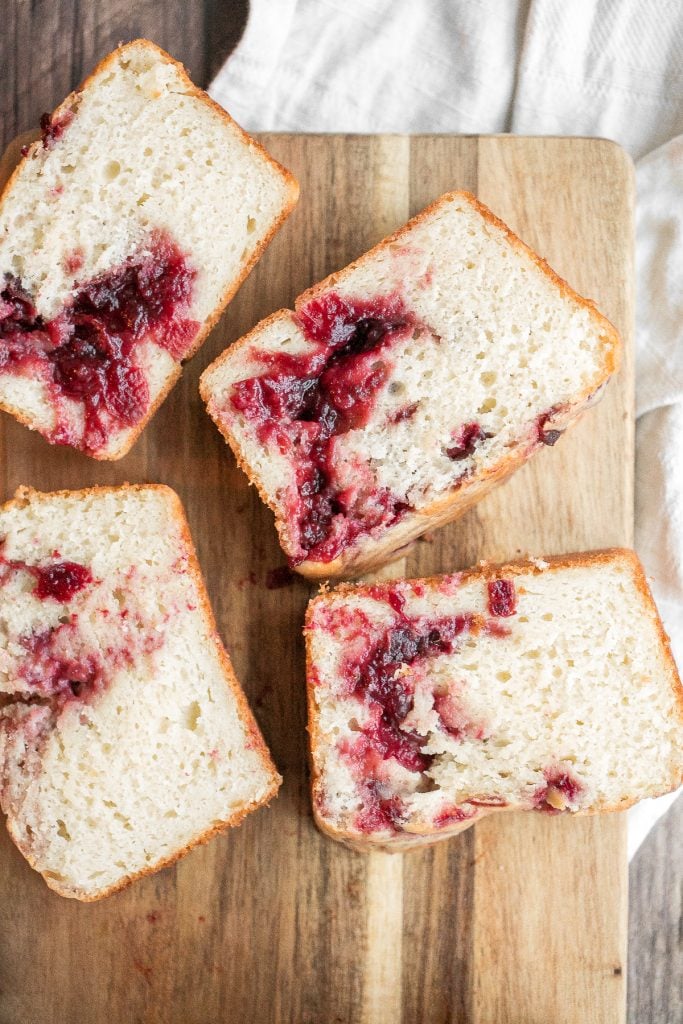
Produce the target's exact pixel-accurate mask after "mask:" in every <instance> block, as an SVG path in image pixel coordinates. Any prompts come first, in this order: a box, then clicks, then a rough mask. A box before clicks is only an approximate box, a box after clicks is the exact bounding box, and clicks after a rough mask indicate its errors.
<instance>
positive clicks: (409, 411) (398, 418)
mask: <svg viewBox="0 0 683 1024" xmlns="http://www.w3.org/2000/svg"><path fill="white" fill-rule="evenodd" d="M418 406H419V402H411V403H410V405H404V406H402V407H401V408H400V409H397V410H396V412H395V413H392V415H391V416H390V417H389V422H390V423H404V422H405V421H406V420H410V419H412V418H413V416H414V415H415V413H416V412H417V409H418Z"/></svg>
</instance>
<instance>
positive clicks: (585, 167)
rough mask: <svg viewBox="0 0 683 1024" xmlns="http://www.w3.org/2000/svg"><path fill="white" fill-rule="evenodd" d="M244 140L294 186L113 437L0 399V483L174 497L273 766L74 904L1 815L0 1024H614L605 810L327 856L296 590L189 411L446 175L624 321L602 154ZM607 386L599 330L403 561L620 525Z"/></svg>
mask: <svg viewBox="0 0 683 1024" xmlns="http://www.w3.org/2000/svg"><path fill="white" fill-rule="evenodd" d="M264 141H265V143H266V145H267V146H268V147H269V148H270V149H271V151H272V152H273V153H274V155H275V156H276V157H278V158H279V159H280V160H282V162H283V163H285V165H286V166H288V167H290V168H291V169H292V170H293V171H294V173H295V174H296V175H297V176H298V177H299V179H300V181H301V185H302V199H301V202H300V206H299V208H298V209H297V210H296V211H295V213H294V214H293V215H292V217H291V218H290V220H289V222H288V223H287V224H286V225H285V227H284V229H283V230H282V232H281V233H280V235H279V236H278V237H277V238H276V240H275V242H274V243H273V244H272V246H271V248H270V250H269V251H268V253H267V254H266V256H265V258H264V259H263V260H262V261H261V263H260V264H259V266H258V267H257V268H256V270H255V271H254V273H253V274H252V275H251V277H250V278H249V280H248V281H247V282H246V284H245V285H244V286H243V288H242V290H241V291H240V293H239V295H238V296H237V297H236V299H235V300H234V302H233V303H232V305H231V307H230V309H229V311H228V313H227V315H226V317H225V318H224V319H223V321H222V323H221V324H220V325H219V327H218V328H217V330H216V331H215V332H214V333H213V335H212V337H211V338H210V339H209V341H208V342H207V344H206V345H205V347H204V349H203V350H202V352H201V353H200V354H199V355H198V356H197V357H196V359H195V360H194V361H193V362H192V364H191V365H190V366H189V367H188V368H187V369H186V371H185V373H184V375H183V379H182V381H181V383H180V384H179V385H178V387H176V389H175V390H174V392H173V393H172V394H171V396H170V397H169V398H168V400H167V401H166V403H165V404H164V406H163V407H162V409H161V410H160V412H159V413H158V414H157V416H156V417H155V419H154V421H153V422H152V424H151V425H150V426H149V427H148V428H147V430H146V431H145V432H144V434H143V436H142V438H141V440H140V441H139V442H138V444H137V445H136V447H135V448H134V449H133V451H132V452H131V454H130V455H129V456H128V457H126V459H124V460H123V461H122V462H121V463H118V464H111V465H105V464H96V463H95V462H93V461H91V460H88V459H86V458H85V457H83V456H80V455H78V454H75V453H71V452H68V451H65V450H59V449H54V448H50V447H48V446H47V445H46V444H45V442H44V441H42V439H40V438H39V437H37V436H35V435H32V434H30V433H29V432H28V431H26V430H25V429H23V428H21V427H19V426H18V424H16V423H14V421H12V420H11V419H9V418H7V417H3V418H2V419H1V420H0V486H1V489H2V492H3V493H2V496H3V497H5V496H8V495H9V494H11V493H12V492H13V491H14V489H15V488H16V487H17V486H18V485H19V484H22V483H28V484H31V485H33V486H35V487H39V488H43V489H53V488H57V487H76V486H84V485H87V484H91V483H95V482H102V483H116V482H121V481H123V480H130V481H142V480H155V481H162V482H165V483H168V484H170V485H171V486H173V487H174V488H175V489H176V490H177V491H178V492H179V493H180V495H181V497H182V499H183V501H184V503H185V505H186V508H187V512H188V517H189V520H190V523H191V526H192V529H193V534H194V538H195V542H196V545H197V548H198V554H199V558H200V562H201V564H202V566H203V568H204V570H205V573H206V576H207V583H208V586H209V590H210V593H211V597H212V600H213V603H214V607H215V610H216V616H217V620H218V624H219V628H220V630H221V632H222V635H223V637H224V639H225V640H226V643H227V646H228V648H229V650H230V652H231V654H232V657H233V660H234V663H235V668H236V670H237V673H238V676H239V677H240V679H241V680H242V682H243V684H244V687H245V690H246V691H247V694H248V696H249V698H250V700H251V702H252V706H253V707H254V710H255V712H256V714H257V716H258V718H259V721H260V723H261V726H262V728H263V730H264V733H265V735H266V738H267V740H268V742H269V744H270V746H271V749H272V751H273V754H274V756H275V759H276V761H277V763H278V766H279V768H280V771H281V772H282V774H283V775H284V778H285V783H284V786H283V789H282V791H281V794H280V796H279V797H278V799H277V800H276V801H275V802H274V803H273V805H272V807H271V808H269V809H266V810H263V811H260V812H258V813H257V814H255V815H253V816H252V817H250V818H249V819H247V821H246V822H245V823H244V824H243V825H242V826H241V827H240V828H239V829H238V830H235V831H234V832H232V833H231V834H230V835H227V836H224V837H220V838H218V839H216V840H215V841H213V842H212V843H211V844H210V845H209V846H207V847H205V848H204V849H201V850H198V851H195V852H193V853H192V854H191V855H189V856H188V857H187V858H185V859H184V860H183V861H182V862H180V863H179V864H178V865H177V866H176V867H174V868H170V869H168V870H166V871H164V872H162V873H160V874H159V875H156V876H154V877H152V878H149V879H146V880H143V881H141V882H139V883H137V884H136V885H134V886H133V887H132V888H131V889H129V890H127V891H125V892H123V893H120V894H118V895H116V896H114V897H112V898H111V899H110V900H107V901H105V902H103V903H101V904H94V905H91V906H81V905H78V904H75V903H73V902H69V901H65V900H62V899H60V898H59V897H57V896H56V895H55V894H53V893H51V892H50V891H49V890H47V888H46V887H45V885H44V883H43V882H42V880H41V879H40V878H39V876H37V875H36V874H34V873H33V872H32V871H30V869H29V868H28V867H27V865H26V864H25V863H24V862H23V860H22V858H21V857H20V855H19V854H18V853H17V852H16V851H15V850H14V848H13V846H12V845H11V843H10V842H9V840H8V839H7V838H6V837H5V836H2V837H1V838H0V878H1V879H2V882H1V883H0V885H1V886H2V898H1V899H0V929H1V930H2V934H3V937H4V942H3V948H2V951H1V952H0V1021H3V1022H4V1021H7V1022H11V1024H15V1022H16V1024H20V1022H21V1024H24V1022H26V1021H30V1022H31V1024H48V1022H49V1024H62V1022H63V1024H67V1022H69V1024H71V1022H73V1021H80V1020H84V1019H87V1020H88V1022H90V1021H92V1022H93V1024H100V1022H102V1024H119V1022H128V1021H136V1022H138V1021H139V1022H159V1024H175V1022H178V1024H180V1022H182V1024H194V1022H196V1024H200V1022H201V1024H206V1022H213V1021H222V1020H240V1021H241V1020H245V1021H256V1022H261V1021H263V1022H266V1021H277V1022H278V1024H279V1022H292V1024H328V1022H330V1024H332V1022H345V1024H346V1022H348V1024H358V1022H363V1024H366V1022H367V1024H369V1022H372V1024H389V1022H391V1024H398V1022H401V1024H403V1022H404V1024H417V1022H425V1024H431V1022H437V1021H438V1022H446V1021H449V1022H460V1021H463V1022H464V1021H468V1022H481V1024H489V1022H494V1021H495V1022H496V1024H508V1022H509V1024H513V1022H520V1024H521V1022H524V1024H536V1022H538V1024H541V1022H542V1024H565V1022H566V1024H569V1022H571V1024H585V1022H587V1021H600V1022H601V1024H603V1022H605V1024H621V1022H622V1021H623V1019H624V989H625V978H624V958H625V938H626V891H627V885H626V881H627V879H626V857H625V843H624V837H625V823H624V820H623V817H621V816H617V815H613V816H611V817H608V818H600V819H598V818H595V819H585V820H578V821H576V820H546V819H542V818H540V816H539V817H536V816H533V815H517V816H513V815H510V816H509V817H508V816H501V819H500V820H499V819H498V818H494V819H492V820H490V821H484V822H482V823H481V824H480V825H478V826H476V828H475V829H471V830H469V831H468V832H466V833H464V834H463V835H462V836H460V837H458V838H456V839H454V840H451V841H450V842H448V843H444V844H442V845H440V846H437V847H434V848H431V849H429V850H424V851H419V852H415V853H411V854H407V855H405V856H404V857H398V856H394V857H387V856H383V855H382V854H374V855H372V856H369V857H368V856H363V855H359V854H355V853H353V852H351V851H349V850H346V849H344V848H343V847H341V846H339V845H337V844H335V843H333V842H331V841H330V840H327V839H324V838H323V837H322V836H321V835H319V834H318V832H317V831H316V830H315V828H314V826H313V823H312V820H311V812H310V806H309V798H308V789H307V778H306V767H305V764H306V752H305V732H304V722H305V707H304V688H303V664H304V658H303V643H302V640H301V635H300V626H301V622H302V619H303V612H304V608H305V603H306V600H307V599H308V597H309V596H310V594H311V593H312V588H311V587H309V586H308V585H306V584H305V583H303V582H297V583H296V584H294V585H293V586H291V587H289V588H286V589H283V590H277V591H272V590H268V589H267V588H266V587H265V585H264V584H265V575H266V572H267V570H268V569H270V568H273V567H274V566H276V565H278V564H280V563H281V562H282V556H281V554H280V552H279V549H278V545H277V540H276V535H275V531H274V529H273V526H272V521H271V516H270V514H269V513H268V512H267V511H266V509H265V508H264V507H263V506H262V505H261V503H260V502H259V501H258V498H257V496H256V494H255V492H254V491H253V490H250V489H249V488H248V487H247V485H246V480H245V478H244V477H243V475H242V474H241V473H240V472H239V471H238V470H237V468H236V466H235V464H234V461H233V459H232V457H231V456H230V454H229V451H228V449H227V447H226V446H225V445H224V443H223V441H222V439H221V438H220V436H219V435H218V432H217V431H216V430H215V429H214V428H213V426H212V424H211V422H210V420H209V419H208V417H207V416H206V414H205V413H204V411H203V408H202V407H201V404H200V401H199V396H198V393H197V380H198V377H199V374H200V372H201V370H202V369H203V368H204V367H205V366H206V365H207V364H208V362H209V361H210V360H211V359H212V358H214V357H215V355H216V354H217V353H218V352H219V351H220V350H221V349H222V348H223V347H224V346H225V344H227V343H228V342H230V341H232V340H234V339H235V338H237V337H238V336H239V335H240V334H242V333H243V332H244V331H246V330H247V329H248V328H250V327H251V326H252V325H253V324H254V323H255V322H256V321H257V320H258V319H259V318H260V317H262V316H264V315H265V314H267V313H269V312H271V311H272V310H274V309H276V308H278V307H279V306H282V305H291V303H292V301H293V299H294V297H295V295H296V294H297V293H298V292H300V291H301V290H303V288H304V287H306V286H307V285H309V284H311V283H312V282H314V281H316V280H318V279H319V278H321V277H322V276H323V275H325V274H327V273H328V272H330V271H332V270H334V269H335V268H337V267H340V266H342V265H343V264H344V263H346V262H347V261H348V260H349V259H351V258H353V257H355V256H357V255H358V254H360V253H361V252H362V251H363V250H364V249H366V248H367V247H368V246H369V245H371V244H373V243H374V242H376V241H377V240H378V239H379V238H381V237H382V236H383V235H384V234H386V233H387V232H388V231H390V230H392V229H394V228H396V227H398V226H399V225H400V224H401V223H403V222H404V221H405V220H406V219H407V217H408V216H409V215H410V214H412V213H415V212H416V211H417V210H419V209H420V208H421V207H422V206H423V205H425V203H426V202H428V201H429V200H431V199H433V198H434V197H436V196H437V195H438V194H439V193H440V192H442V191H444V190H445V189H447V188H454V187H467V188H470V189H472V190H473V191H476V192H478V194H479V195H480V197H481V198H482V199H483V200H484V201H485V202H487V203H489V204H490V205H491V206H492V207H493V209H494V210H495V212H496V213H499V214H500V215H501V216H502V217H503V218H504V219H506V220H508V222H509V223H510V224H511V226H512V227H513V228H515V229H516V230H518V231H519V233H520V234H521V235H522V237H523V238H524V239H525V240H526V241H528V242H530V243H531V244H532V245H534V246H535V247H536V248H538V249H539V251H540V252H541V253H542V254H543V255H546V256H547V257H548V259H549V260H550V262H551V263H552V265H553V266H555V268H556V269H557V270H558V271H559V272H560V273H562V274H564V275H566V276H567V277H568V279H569V280H570V281H571V283H572V284H573V285H575V286H576V287H577V288H578V289H579V291H582V292H583V293H584V294H588V295H590V296H592V297H594V298H595V299H596V300H597V301H598V304H599V305H600V308H601V309H602V310H603V311H604V312H605V313H606V314H607V315H608V316H610V318H611V319H613V320H614V322H615V323H616V324H617V326H618V327H619V328H620V329H621V330H622V332H623V334H624V336H625V338H626V339H627V341H628V340H629V339H630V332H631V318H632V309H631V293H632V264H631V202H632V185H631V175H630V169H629V166H628V164H627V160H626V158H625V157H624V156H623V154H622V153H621V152H620V151H619V150H618V149H617V148H616V147H614V146H612V145H611V144H609V143H605V142H595V141H592V142H591V141H586V140H572V141H569V140H559V139H515V138H484V139H476V138H443V137H425V138H411V139H408V138H405V137H384V138H378V137H337V136H332V137H287V136H266V137H265V139H264ZM632 380H633V375H632V364H631V359H630V348H629V346H628V345H627V359H626V363H625V367H624V370H623V371H622V373H621V375H620V378H619V380H618V381H617V382H616V383H613V384H612V385H611V386H610V388H609V390H608V394H607V397H606V399H605V401H604V402H603V403H602V404H601V405H600V406H599V407H598V408H597V409H596V410H595V411H594V412H592V413H591V414H590V415H589V416H588V417H587V418H586V420H585V421H584V422H583V423H582V424H581V425H580V426H579V427H578V428H577V429H576V430H575V431H573V433H571V434H570V435H568V436H567V437H566V438H564V439H563V441H562V442H561V444H560V445H558V446H557V448H556V449H554V450H552V451H547V452H544V453H542V454H541V455H539V456H537V458H536V459H535V460H534V461H533V462H532V463H531V464H530V465H529V466H527V467H526V468H525V469H523V470H522V471H521V472H520V473H519V474H518V475H517V476H516V477H515V478H514V479H513V480H512V481H510V482H508V483H507V484H506V485H504V486H503V487H502V488H501V489H499V490H498V491H497V492H495V493H494V494H492V495H491V496H490V497H489V498H487V499H486V500H485V501H484V502H482V503H481V504H480V505H479V506H477V508H476V509H474V510H472V511H471V512H470V513H468V514H467V515H466V516H465V517H464V518H463V519H462V520H460V521H459V522H458V523H455V524H452V525H451V526H449V527H447V528H445V529H443V530H441V531H439V532H437V533H435V534H434V535H433V536H432V537H430V538H426V539H423V540H422V541H421V542H419V543H418V544H417V545H416V546H415V549H414V550H413V552H411V554H410V556H409V558H408V560H407V570H408V572H409V573H410V574H417V573H430V572H436V571H445V570H451V569H457V568H460V567H463V566H465V565H467V564H471V563H472V562H474V561H476V560H477V559H478V558H481V557H488V558H492V559H493V558H505V557H511V556H515V555H518V554H524V553H527V552H532V553H536V554H540V553H553V552H560V551H567V550H572V549H577V548H582V547H583V548H587V547H597V546H600V545H604V544H621V543H629V542H630V540H631V528H632V461H633V460H632V451H633V447H632V446H633V430H632V422H633V420H632ZM394 571H395V568H394ZM55 967H57V969H58V971H59V980H58V982H57V981H55ZM84 1008H85V1009H84ZM84 1013H85V1017H84Z"/></svg>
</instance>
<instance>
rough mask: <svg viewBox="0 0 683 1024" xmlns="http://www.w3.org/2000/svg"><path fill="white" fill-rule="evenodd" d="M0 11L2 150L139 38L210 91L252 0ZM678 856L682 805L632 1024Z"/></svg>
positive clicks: (644, 850)
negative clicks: (94, 70) (109, 57)
mask: <svg viewBox="0 0 683 1024" xmlns="http://www.w3.org/2000/svg"><path fill="white" fill-rule="evenodd" d="M0 13H1V17H0V133H1V134H2V139H1V140H0V141H1V143H2V147H3V148H4V146H5V145H6V144H7V143H8V142H9V141H10V140H11V139H12V138H13V137H14V136H15V135H17V134H19V133H20V132H23V131H26V130H27V129H29V128H33V127H35V126H36V125H37V123H38V119H39V117H40V115H41V113H42V112H43V111H45V110H50V109H52V107H54V106H55V105H56V104H57V102H58V101H59V100H61V99H62V98H63V97H64V96H65V95H66V93H68V92H69V91H70V90H71V89H72V88H73V87H74V86H75V85H77V84H78V83H79V82H80V81H81V79H82V78H83V77H84V76H85V75H86V74H87V73H88V72H89V71H90V70H91V68H92V67H93V66H94V65H95V63H96V62H97V61H98V60H99V59H100V58H101V57H103V56H104V55H105V54H106V53H107V52H108V51H109V50H111V49H113V47H114V46H116V44H117V43H119V42H124V41H127V40H129V39H134V38H136V37H138V36H146V37H148V38H149V39H152V40H153V41H154V42H156V43H158V44H159V45H160V46H163V47H164V48H165V49H166V50H168V51H169V52H170V53H171V54H172V55H173V56H174V57H177V58H178V59H179V60H181V61H183V63H184V64H185V65H186V66H187V68H188V70H189V71H190V74H191V75H192V77H193V79H194V80H195V81H196V82H197V84H199V85H202V86H206V85H207V84H208V83H209V81H210V80H211V78H212V77H213V75H214V74H215V73H216V71H217V70H218V68H219V67H220V66H221V64H222V63H223V61H224V60H225V58H226V57H227V56H228V55H229V54H230V52H231V50H232V49H233V47H234V46H235V45H236V44H237V42H238V41H239V38H240V35H241V33H242V31H243V28H244V24H245V20H246V13H247V0H0ZM26 482H27V483H30V482H31V481H26ZM682 849H683V800H681V801H679V803H678V804H677V805H676V806H675V807H674V809H673V810H672V811H670V812H669V814H668V815H667V817H666V819H665V820H664V821H661V822H660V823H659V824H658V825H657V826H656V828H655V829H654V831H653V832H652V833H651V835H650V836H649V837H648V839H647V840H646V841H645V843H644V844H643V846H642V847H641V849H640V850H639V852H638V854H637V855H636V857H635V859H634V861H633V863H632V865H631V871H630V885H631V889H630V920H629V1000H628V1004H629V1012H628V1020H629V1024H683V854H682V853H681V850H682ZM577 941H579V942H580V936H577ZM86 1018H87V1013H86V1016H84V1018H83V1020H84V1021H85V1020H86ZM2 1024H26V1022H24V1021H3V1022H2ZM74 1024H78V1022H74ZM207 1024H210V1022H207ZM255 1024H261V1022H255ZM263 1024H266V1022H263ZM268 1024H270V1022H268ZM349 1024H351V1022H349ZM585 1024H599V1022H597V1021H595V1022H588V1021H586V1022H585Z"/></svg>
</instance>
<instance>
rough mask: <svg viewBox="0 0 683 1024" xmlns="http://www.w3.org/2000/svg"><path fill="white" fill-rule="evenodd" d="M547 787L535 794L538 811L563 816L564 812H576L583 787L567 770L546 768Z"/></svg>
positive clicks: (535, 804) (540, 788)
mask: <svg viewBox="0 0 683 1024" xmlns="http://www.w3.org/2000/svg"><path fill="white" fill-rule="evenodd" d="M543 774H544V776H545V780H546V781H545V785H543V786H540V787H539V788H538V789H537V791H536V793H535V794H534V806H535V808H536V810H538V811H541V812H543V813H544V814H561V813H562V811H563V810H569V811H571V810H574V809H575V807H576V804H577V801H578V800H579V798H580V797H581V794H582V793H583V786H582V784H581V783H580V782H579V780H578V779H577V778H576V776H575V775H573V774H572V773H571V771H569V770H568V769H566V768H560V767H552V768H546V769H545V771H544V772H543ZM558 804H559V805H563V806H557V805H558Z"/></svg>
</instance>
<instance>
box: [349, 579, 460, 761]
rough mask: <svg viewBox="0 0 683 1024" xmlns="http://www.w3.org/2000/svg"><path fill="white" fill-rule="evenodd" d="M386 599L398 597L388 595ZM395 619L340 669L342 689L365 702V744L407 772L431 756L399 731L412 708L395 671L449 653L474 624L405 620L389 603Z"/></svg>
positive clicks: (418, 739)
mask: <svg viewBox="0 0 683 1024" xmlns="http://www.w3.org/2000/svg"><path fill="white" fill-rule="evenodd" d="M390 597H392V598H399V595H397V594H391V595H390ZM390 603H391V604H392V607H393V608H394V610H395V611H396V612H397V621H396V623H395V624H394V625H393V626H389V627H387V628H385V629H384V630H383V632H382V633H381V635H380V636H379V637H378V638H377V639H376V640H375V641H374V642H373V643H371V644H370V645H369V646H368V647H367V649H366V650H365V651H364V652H363V653H362V654H361V655H360V656H354V657H349V658H348V659H347V660H346V662H345V664H344V668H343V673H344V681H345V685H346V688H347V690H348V692H349V694H351V695H352V696H354V697H356V698H357V699H358V700H361V701H363V703H365V704H367V705H368V706H369V708H370V710H371V713H372V720H371V721H370V722H369V723H368V724H366V725H365V726H364V727H363V729H362V732H363V736H364V738H365V740H366V741H367V743H369V745H370V746H371V747H372V749H373V750H374V751H376V752H377V753H378V754H379V755H380V756H381V758H382V759H383V760H386V759H387V758H390V757H393V758H395V759H396V760H397V761H398V763H399V764H401V765H402V766H403V767H404V768H407V769H408V770H409V771H414V772H423V771H426V770H427V769H428V768H429V766H430V764H431V762H432V758H431V756H429V755H427V754H424V753H422V750H421V747H422V745H423V744H424V742H425V737H424V736H419V735H417V734H416V733H413V732H409V731H405V730H404V729H402V728H401V725H402V723H403V722H404V720H405V718H406V717H407V715H408V714H409V713H410V711H411V710H412V708H413V686H412V682H411V680H410V676H407V675H398V676H397V673H398V671H399V669H400V668H402V667H403V666H406V665H412V664H413V663H414V662H416V661H418V660H421V659H424V658H429V657H434V656H436V655H439V654H451V653H452V652H453V651H454V649H455V643H456V638H457V637H458V636H460V634H461V633H464V632H468V631H469V630H470V629H471V628H472V626H473V625H474V617H473V616H471V615H453V616H445V617H443V618H440V619H409V618H407V617H406V616H405V615H404V614H403V612H402V608H401V605H400V604H399V603H398V602H394V601H391V602H390Z"/></svg>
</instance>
